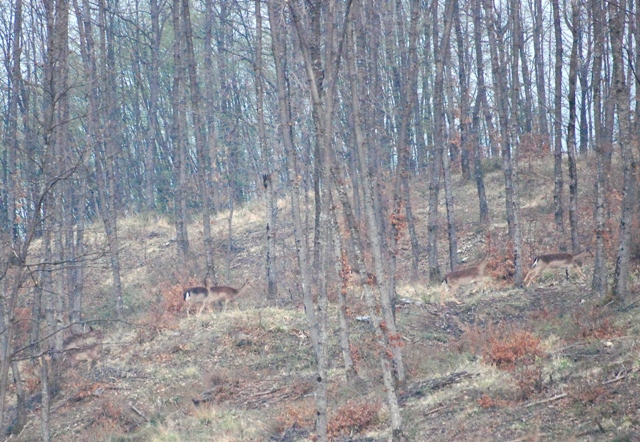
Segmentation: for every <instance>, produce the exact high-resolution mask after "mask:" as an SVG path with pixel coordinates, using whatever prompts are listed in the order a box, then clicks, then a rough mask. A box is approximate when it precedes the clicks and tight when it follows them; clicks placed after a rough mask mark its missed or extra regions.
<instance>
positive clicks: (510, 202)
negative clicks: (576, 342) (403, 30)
mask: <svg viewBox="0 0 640 442" xmlns="http://www.w3.org/2000/svg"><path fill="white" fill-rule="evenodd" d="M484 6H485V11H486V14H487V30H488V32H489V43H490V51H491V69H492V72H493V78H494V84H495V94H496V101H497V105H498V116H499V120H500V135H501V141H500V143H501V148H502V168H503V173H504V182H505V204H506V213H507V224H508V229H509V240H510V241H511V246H512V247H513V260H514V266H515V275H514V283H515V285H516V286H520V285H522V253H521V243H522V238H521V234H520V218H519V207H518V188H517V177H516V176H514V175H515V173H514V170H513V161H512V159H511V135H512V134H511V130H510V124H509V115H508V104H507V100H508V97H507V88H506V85H505V81H506V75H505V73H504V69H503V67H504V65H505V62H504V60H501V59H500V56H499V51H498V41H499V42H500V44H501V45H502V44H503V39H502V36H500V37H498V34H497V32H496V23H495V15H494V13H493V7H492V5H491V3H490V2H488V1H485V3H484ZM498 38H499V40H498ZM517 53H518V52H517V51H514V54H517ZM516 56H517V55H516Z"/></svg>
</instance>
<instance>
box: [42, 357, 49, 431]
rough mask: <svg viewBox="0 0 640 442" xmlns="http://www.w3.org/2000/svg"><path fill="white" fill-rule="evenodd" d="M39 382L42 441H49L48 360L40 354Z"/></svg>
mask: <svg viewBox="0 0 640 442" xmlns="http://www.w3.org/2000/svg"><path fill="white" fill-rule="evenodd" d="M40 368H41V370H40V382H41V388H40V391H41V394H42V404H41V406H40V412H41V413H42V418H41V420H42V422H41V430H42V442H49V441H50V440H51V425H50V423H49V417H50V413H49V409H50V408H51V398H50V393H49V392H50V391H51V390H50V387H49V361H48V360H47V357H46V356H44V355H43V356H40Z"/></svg>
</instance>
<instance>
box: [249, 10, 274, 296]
mask: <svg viewBox="0 0 640 442" xmlns="http://www.w3.org/2000/svg"><path fill="white" fill-rule="evenodd" d="M261 9H262V3H261V1H260V0H256V2H255V14H256V56H255V57H256V58H255V63H254V68H255V75H256V79H255V85H256V107H257V117H258V142H259V143H260V152H261V156H262V184H263V186H264V190H265V206H266V207H265V215H266V216H265V218H266V235H267V237H266V256H265V270H266V276H267V297H268V298H270V299H277V297H278V278H277V274H276V220H277V213H278V205H277V201H276V192H275V188H274V186H275V183H274V181H273V174H274V173H275V172H274V171H273V170H272V163H273V155H272V153H271V149H270V148H269V146H268V140H267V131H266V128H265V122H264V118H265V116H264V82H263V78H262V77H263V69H262V10H261Z"/></svg>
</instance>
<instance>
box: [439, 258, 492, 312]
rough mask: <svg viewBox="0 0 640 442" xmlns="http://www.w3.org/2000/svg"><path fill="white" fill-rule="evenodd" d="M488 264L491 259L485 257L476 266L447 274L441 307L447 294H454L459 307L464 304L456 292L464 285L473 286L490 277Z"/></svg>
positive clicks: (441, 296) (454, 300)
mask: <svg viewBox="0 0 640 442" xmlns="http://www.w3.org/2000/svg"><path fill="white" fill-rule="evenodd" d="M488 263H489V257H485V258H484V259H483V260H482V261H480V262H479V263H478V264H476V265H473V266H471V267H467V268H465V269H460V270H454V271H453V272H449V273H447V274H446V275H445V277H444V279H443V280H442V286H443V290H442V291H441V292H440V305H444V300H443V296H444V293H445V292H446V293H450V294H452V298H453V302H455V303H456V304H458V305H460V304H462V303H461V302H460V301H458V299H457V298H456V296H455V295H456V290H458V287H460V286H462V285H467V284H471V283H473V282H477V281H480V280H482V279H484V278H486V277H487V276H489V275H488V273H487V271H486V267H487V264H488Z"/></svg>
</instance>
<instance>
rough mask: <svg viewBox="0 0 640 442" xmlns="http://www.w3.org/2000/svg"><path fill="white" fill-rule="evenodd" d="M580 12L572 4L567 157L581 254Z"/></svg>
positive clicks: (574, 239)
mask: <svg viewBox="0 0 640 442" xmlns="http://www.w3.org/2000/svg"><path fill="white" fill-rule="evenodd" d="M579 19H580V10H579V6H578V3H577V2H572V3H571V26H570V29H571V33H572V34H573V42H572V45H571V59H570V62H569V97H568V98H569V100H568V101H569V124H568V125H567V156H568V158H569V226H570V228H571V250H572V251H573V253H578V252H580V238H579V235H578V171H577V166H576V83H577V77H578V39H579V33H580V32H581V29H580V26H581V25H580V23H579Z"/></svg>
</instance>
